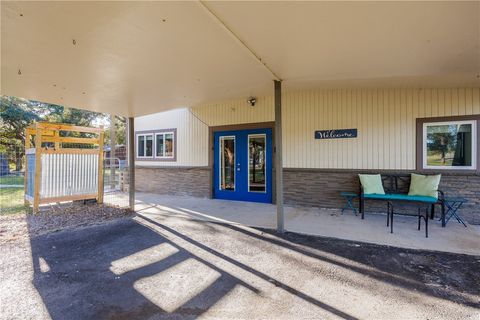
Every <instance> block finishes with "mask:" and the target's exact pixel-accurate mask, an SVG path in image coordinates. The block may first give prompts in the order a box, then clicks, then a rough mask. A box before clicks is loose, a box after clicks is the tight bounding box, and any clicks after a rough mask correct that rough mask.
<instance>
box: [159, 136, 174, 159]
mask: <svg viewBox="0 0 480 320" xmlns="http://www.w3.org/2000/svg"><path fill="white" fill-rule="evenodd" d="M155 137H156V140H155V141H156V153H155V155H156V157H157V158H173V156H174V145H175V144H174V133H173V132H162V133H156V134H155Z"/></svg>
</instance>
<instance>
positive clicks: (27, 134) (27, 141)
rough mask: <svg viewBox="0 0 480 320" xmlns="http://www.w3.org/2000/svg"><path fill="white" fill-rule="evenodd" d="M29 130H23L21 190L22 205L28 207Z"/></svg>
mask: <svg viewBox="0 0 480 320" xmlns="http://www.w3.org/2000/svg"><path fill="white" fill-rule="evenodd" d="M30 138H31V135H30V130H29V129H25V149H24V153H25V170H24V171H23V190H24V195H23V204H24V205H30V202H28V201H27V198H26V195H27V188H28V183H27V182H28V158H27V150H28V149H30V146H31V144H30ZM30 183H31V182H30Z"/></svg>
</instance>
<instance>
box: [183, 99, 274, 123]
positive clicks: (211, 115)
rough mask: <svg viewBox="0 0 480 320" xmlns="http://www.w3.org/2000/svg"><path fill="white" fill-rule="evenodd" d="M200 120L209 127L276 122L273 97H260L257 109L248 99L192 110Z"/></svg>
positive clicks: (213, 104)
mask: <svg viewBox="0 0 480 320" xmlns="http://www.w3.org/2000/svg"><path fill="white" fill-rule="evenodd" d="M191 111H192V113H193V114H195V115H196V116H197V117H198V118H199V119H202V121H203V122H205V123H206V124H208V125H209V126H221V125H230V124H239V123H254V122H268V121H273V120H274V105H273V97H259V98H257V102H256V104H255V107H251V106H250V105H249V104H248V103H247V101H246V99H237V100H231V101H226V102H220V103H212V104H205V105H202V106H198V107H195V108H192V109H191Z"/></svg>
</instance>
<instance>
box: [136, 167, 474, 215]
mask: <svg viewBox="0 0 480 320" xmlns="http://www.w3.org/2000/svg"><path fill="white" fill-rule="evenodd" d="M135 170H136V175H135V179H136V190H137V191H139V192H150V193H158V194H171V195H189V196H194V197H202V198H209V197H211V190H210V184H211V181H210V179H211V169H210V168H208V167H137V168H136V169H135ZM410 172H411V171H386V170H383V171H371V170H370V171H369V170H335V169H328V170H327V169H325V170H324V169H292V168H284V169H283V173H284V189H285V193H284V199H285V203H286V204H290V205H302V206H314V207H320V208H341V207H343V206H344V205H345V200H344V199H343V198H342V197H341V196H340V191H352V192H358V190H359V182H358V176H357V175H358V173H410ZM440 189H441V190H443V191H444V192H445V193H446V195H447V196H461V197H463V198H466V199H468V201H469V202H468V203H467V204H465V206H464V207H463V208H462V209H461V211H460V214H461V216H462V217H464V218H465V219H466V220H467V221H468V222H469V223H471V224H480V175H475V174H460V173H457V174H450V173H444V174H442V180H441V183H440ZM355 205H357V207H358V201H356V202H355ZM396 208H398V206H396ZM365 209H366V212H367V213H368V212H385V211H386V205H385V203H383V202H379V201H367V202H366V207H365ZM413 210H415V209H413ZM439 212H440V211H439V209H437V214H438V213H439Z"/></svg>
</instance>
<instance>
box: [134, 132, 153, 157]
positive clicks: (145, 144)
mask: <svg viewBox="0 0 480 320" xmlns="http://www.w3.org/2000/svg"><path fill="white" fill-rule="evenodd" d="M147 136H152V155H151V156H147V155H146V154H147V139H146V138H147ZM140 137H145V139H144V140H143V146H144V147H143V148H144V149H143V150H144V151H145V155H144V156H140V155H139V154H138V152H139V151H140V150H139V149H140V144H139V143H138V138H140ZM135 142H136V148H135V150H136V154H135V156H136V158H137V159H151V158H153V155H154V153H153V152H154V146H153V134H151V133H140V134H136V136H135Z"/></svg>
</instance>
